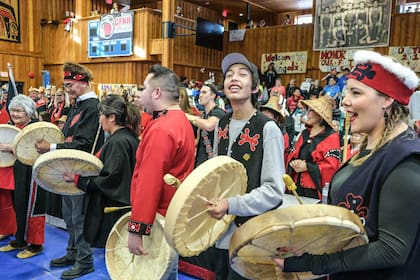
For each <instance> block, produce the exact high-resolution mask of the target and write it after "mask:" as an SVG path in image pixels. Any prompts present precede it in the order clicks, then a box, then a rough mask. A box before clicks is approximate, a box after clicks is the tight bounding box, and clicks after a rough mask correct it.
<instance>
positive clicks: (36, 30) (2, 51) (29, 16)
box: [0, 0, 42, 92]
mask: <svg viewBox="0 0 420 280" xmlns="http://www.w3.org/2000/svg"><path fill="white" fill-rule="evenodd" d="M39 5H40V0H35V1H30V2H28V3H26V2H25V3H22V1H21V3H20V34H21V42H20V43H14V42H9V41H0V71H2V72H7V71H8V68H7V63H11V64H12V68H13V74H14V77H15V80H16V81H17V82H23V83H24V92H26V91H27V89H28V88H29V87H30V86H39V85H40V84H41V70H42V49H41V38H40V36H39V34H40V30H41V27H40V24H39V23H40V21H39V19H40V14H41V13H40V9H39ZM29 72H33V73H34V74H35V77H34V78H33V79H30V78H29V77H28V73H29ZM1 80H2V81H7V80H8V78H1Z"/></svg>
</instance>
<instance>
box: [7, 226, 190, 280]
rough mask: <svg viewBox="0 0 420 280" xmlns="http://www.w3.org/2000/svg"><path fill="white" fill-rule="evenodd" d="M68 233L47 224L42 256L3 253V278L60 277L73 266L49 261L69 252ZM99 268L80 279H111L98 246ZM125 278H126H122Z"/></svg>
mask: <svg viewBox="0 0 420 280" xmlns="http://www.w3.org/2000/svg"><path fill="white" fill-rule="evenodd" d="M67 236H68V235H67V232H66V231H65V230H63V229H60V228H56V227H54V226H51V225H48V224H47V225H46V226H45V244H44V251H43V252H42V253H41V254H39V255H38V256H35V257H32V258H29V259H25V260H20V259H18V258H16V254H17V253H18V251H12V252H6V253H3V252H0V278H1V279H8V280H29V279H31V280H32V279H34V280H35V279H47V280H49V279H60V275H61V273H62V272H63V271H64V270H66V269H69V267H64V268H51V267H50V265H49V263H50V260H51V259H53V258H57V257H61V256H62V255H64V254H65V247H66V244H67ZM11 239H12V238H9V239H5V240H2V241H0V247H1V246H4V245H7V244H8V242H9V241H10V240H11ZM94 260H95V271H94V272H93V273H90V274H87V275H85V276H83V277H81V278H79V279H81V280H87V279H90V280H102V279H103V280H105V279H110V277H109V275H108V272H107V270H106V266H105V256H104V249H98V248H95V249H94ZM195 279H197V278H194V277H190V276H187V275H185V274H183V273H179V280H195ZM122 280H124V279H122Z"/></svg>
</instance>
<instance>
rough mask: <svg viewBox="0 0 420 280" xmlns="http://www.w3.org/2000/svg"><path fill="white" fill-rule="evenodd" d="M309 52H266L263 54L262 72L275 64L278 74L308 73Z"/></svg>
mask: <svg viewBox="0 0 420 280" xmlns="http://www.w3.org/2000/svg"><path fill="white" fill-rule="evenodd" d="M307 62H308V52H283V53H265V54H262V55H261V72H262V73H264V72H265V71H266V70H267V69H268V65H270V64H271V63H273V64H274V68H275V69H276V71H277V73H278V74H295V73H306V65H307Z"/></svg>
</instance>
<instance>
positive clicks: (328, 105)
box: [286, 96, 341, 199]
mask: <svg viewBox="0 0 420 280" xmlns="http://www.w3.org/2000/svg"><path fill="white" fill-rule="evenodd" d="M300 102H301V103H302V104H303V105H304V106H306V107H307V109H306V117H307V118H306V121H305V124H306V126H307V128H306V129H304V130H303V131H302V133H301V134H300V135H299V137H298V139H297V142H296V144H295V145H294V147H293V148H292V149H291V151H290V153H289V154H288V157H287V163H286V168H287V173H288V174H289V175H290V176H291V177H292V178H293V181H294V182H295V183H296V185H297V189H296V192H297V193H298V194H299V195H301V196H305V197H310V198H317V199H321V196H322V188H323V186H324V185H325V184H326V183H329V182H330V181H331V178H332V176H333V175H334V173H335V172H336V171H337V170H338V168H339V167H340V154H341V148H340V139H339V135H338V133H337V132H335V131H334V129H333V126H334V125H333V121H332V117H333V104H332V102H333V99H332V98H331V97H329V96H321V97H319V98H316V99H311V100H301V101H300Z"/></svg>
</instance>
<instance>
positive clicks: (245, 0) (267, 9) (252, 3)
mask: <svg viewBox="0 0 420 280" xmlns="http://www.w3.org/2000/svg"><path fill="white" fill-rule="evenodd" d="M242 2H245V3H248V4H250V5H253V6H255V7H258V8H260V9H263V10H266V11H268V12H271V13H273V12H274V11H273V10H271V9H269V8H267V7H264V6H262V5H260V4H257V3H255V2H252V1H249V0H242Z"/></svg>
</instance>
